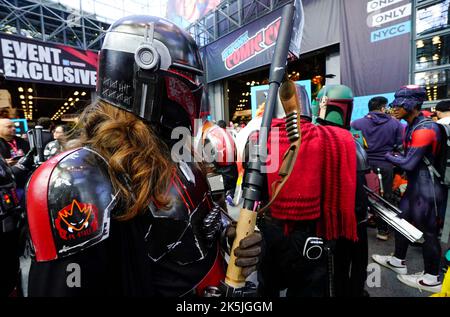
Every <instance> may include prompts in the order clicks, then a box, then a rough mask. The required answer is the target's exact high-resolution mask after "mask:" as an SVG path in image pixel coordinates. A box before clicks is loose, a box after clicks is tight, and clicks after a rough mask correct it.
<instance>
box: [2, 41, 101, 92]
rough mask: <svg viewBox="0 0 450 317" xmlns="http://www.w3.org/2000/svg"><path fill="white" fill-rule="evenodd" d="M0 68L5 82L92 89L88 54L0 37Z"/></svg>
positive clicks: (93, 64) (93, 59)
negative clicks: (38, 83)
mask: <svg viewBox="0 0 450 317" xmlns="http://www.w3.org/2000/svg"><path fill="white" fill-rule="evenodd" d="M0 54H1V56H0V68H1V69H3V71H4V74H5V76H6V78H7V79H8V80H20V81H29V82H40V83H49V84H58V85H70V86H83V87H92V88H93V87H95V85H96V80H97V78H96V76H97V72H96V69H97V61H98V55H97V53H95V52H92V51H84V50H79V49H76V48H73V47H69V46H65V45H59V44H52V43H46V42H41V41H37V40H32V39H28V38H22V37H18V36H12V35H7V34H0Z"/></svg>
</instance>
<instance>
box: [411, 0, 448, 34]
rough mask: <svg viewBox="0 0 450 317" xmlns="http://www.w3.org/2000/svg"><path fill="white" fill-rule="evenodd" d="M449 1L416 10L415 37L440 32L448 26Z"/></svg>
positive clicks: (445, 0)
mask: <svg viewBox="0 0 450 317" xmlns="http://www.w3.org/2000/svg"><path fill="white" fill-rule="evenodd" d="M449 7H450V0H444V1H442V2H440V3H436V4H433V5H430V6H427V7H425V8H422V9H418V10H417V18H416V30H417V35H424V34H427V33H431V32H436V31H441V30H442V29H445V28H447V27H449V26H450V13H449V12H450V10H449Z"/></svg>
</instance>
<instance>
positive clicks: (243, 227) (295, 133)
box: [221, 0, 303, 296]
mask: <svg viewBox="0 0 450 317" xmlns="http://www.w3.org/2000/svg"><path fill="white" fill-rule="evenodd" d="M302 30H303V9H302V4H301V0H295V3H290V4H287V5H285V6H284V7H283V10H282V13H281V24H280V29H279V32H278V38H277V43H276V45H275V51H274V55H273V58H272V63H271V67H270V75H269V91H268V95H267V99H266V106H265V110H264V115H263V118H262V123H261V130H260V136H259V139H258V149H259V151H258V152H259V154H258V156H259V159H258V160H256V161H252V162H250V163H249V164H248V167H247V170H248V172H247V176H246V178H245V180H244V185H243V189H244V190H243V197H244V204H243V207H242V209H241V211H240V214H239V220H238V223H237V227H236V238H235V239H234V242H233V246H232V248H231V252H230V260H229V264H228V268H227V273H226V277H225V281H223V282H222V285H221V289H222V291H223V293H224V294H225V295H227V296H242V295H252V294H254V293H255V292H254V289H249V288H252V286H251V287H246V282H245V278H244V276H242V274H241V272H242V269H241V268H240V267H238V266H236V265H235V260H236V257H235V255H234V250H235V249H236V248H237V247H238V246H239V243H240V241H241V240H242V239H243V238H245V237H246V236H248V235H250V234H252V233H253V232H254V229H255V225H256V218H257V215H258V207H259V204H260V201H261V196H262V190H263V188H262V187H263V183H264V178H263V175H262V173H264V172H265V166H264V164H265V162H267V139H268V136H269V131H270V126H271V121H272V117H273V113H274V109H275V104H276V102H277V96H278V89H279V88H280V85H281V83H282V81H283V78H284V77H285V72H286V64H287V58H288V53H289V51H291V53H293V54H294V55H295V56H297V57H299V55H300V40H301V33H302ZM292 35H294V36H292ZM293 85H294V86H293ZM293 88H295V84H294V83H293V82H290V81H287V82H286V85H285V87H283V89H282V93H281V95H280V97H281V98H280V99H281V100H282V104H283V107H284V108H285V111H286V114H287V116H286V121H287V125H289V126H290V127H291V130H288V134H289V139H290V141H291V147H290V148H289V149H288V151H287V152H286V154H285V157H284V159H283V164H282V167H281V168H280V175H281V176H282V178H283V180H281V181H280V182H278V183H279V185H274V186H277V188H278V189H276V190H277V191H278V192H279V191H280V189H281V187H280V186H282V185H284V183H285V182H286V180H287V178H288V177H289V174H290V172H291V171H292V168H293V164H294V163H295V158H296V156H297V152H298V148H299V147H300V139H301V138H300V133H299V131H300V129H299V124H300V118H299V116H300V109H299V106H300V104H299V103H298V95H297V93H296V89H293ZM274 196H275V195H274ZM272 200H273V199H272Z"/></svg>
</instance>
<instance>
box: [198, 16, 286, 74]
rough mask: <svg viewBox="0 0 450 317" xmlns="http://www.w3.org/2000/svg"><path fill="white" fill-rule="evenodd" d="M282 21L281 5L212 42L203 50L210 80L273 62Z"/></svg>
mask: <svg viewBox="0 0 450 317" xmlns="http://www.w3.org/2000/svg"><path fill="white" fill-rule="evenodd" d="M280 22H281V9H278V10H276V11H273V12H271V13H269V14H268V15H266V16H264V17H262V18H260V19H258V20H256V21H254V22H252V23H249V24H248V25H246V26H245V27H243V28H241V29H238V30H237V31H234V32H232V33H230V34H228V35H226V36H224V37H223V38H221V39H219V40H218V41H216V42H213V43H211V44H208V45H207V46H206V47H205V48H204V51H203V56H204V58H205V60H206V73H207V76H208V77H207V81H208V82H213V81H216V80H219V79H222V78H225V77H229V76H232V75H235V74H239V73H243V72H246V71H248V70H251V69H254V68H257V67H261V66H264V65H268V64H270V62H271V61H272V55H273V51H274V49H275V43H276V40H277V37H278V29H279V28H280Z"/></svg>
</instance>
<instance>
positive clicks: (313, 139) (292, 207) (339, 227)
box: [267, 119, 357, 241]
mask: <svg viewBox="0 0 450 317" xmlns="http://www.w3.org/2000/svg"><path fill="white" fill-rule="evenodd" d="M273 128H278V129H279V130H278V131H279V133H276V130H274V129H273ZM301 132H302V143H301V146H300V150H299V153H298V156H297V164H296V165H295V166H294V169H293V171H292V174H291V176H290V177H289V180H288V181H287V182H286V184H285V185H284V187H283V189H282V190H281V192H280V194H279V195H278V197H277V199H276V200H275V201H274V202H273V204H272V206H271V207H270V210H271V215H272V217H274V218H278V219H284V220H292V221H302V220H314V219H318V220H319V221H318V228H317V229H318V230H317V231H318V234H319V235H321V236H323V237H324V238H325V239H328V240H332V239H337V238H339V237H344V238H347V239H350V240H353V241H355V240H356V239H357V236H356V217H355V192H356V149H355V142H354V140H353V137H352V135H351V134H350V133H349V132H348V131H346V130H344V129H341V128H337V127H330V126H315V125H313V124H312V123H309V122H307V121H304V120H302V122H301ZM272 140H273V141H272ZM275 144H277V145H278V147H279V151H278V159H279V162H281V159H282V156H283V154H284V152H285V151H286V149H287V148H288V147H289V141H288V138H287V136H286V129H285V125H284V120H283V119H274V120H273V121H272V130H271V133H270V136H269V142H268V149H269V157H271V156H272V147H273V146H272V145H275ZM274 155H276V154H275V153H274ZM267 176H268V184H269V194H270V195H272V188H271V184H272V183H273V182H274V181H275V180H276V179H278V177H279V176H278V172H275V173H269V174H268V175H267Z"/></svg>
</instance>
